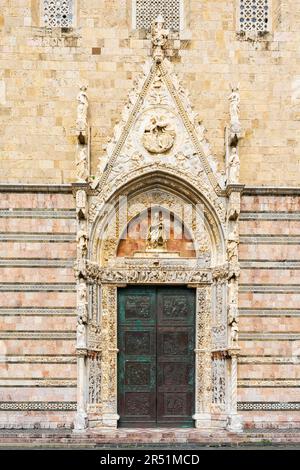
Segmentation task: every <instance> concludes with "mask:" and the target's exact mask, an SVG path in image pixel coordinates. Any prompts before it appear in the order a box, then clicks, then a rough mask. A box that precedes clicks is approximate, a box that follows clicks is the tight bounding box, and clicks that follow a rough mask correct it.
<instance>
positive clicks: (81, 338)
mask: <svg viewBox="0 0 300 470" xmlns="http://www.w3.org/2000/svg"><path fill="white" fill-rule="evenodd" d="M76 336H77V348H85V347H86V341H85V325H84V322H83V319H82V318H81V317H79V318H78V322H77V332H76Z"/></svg>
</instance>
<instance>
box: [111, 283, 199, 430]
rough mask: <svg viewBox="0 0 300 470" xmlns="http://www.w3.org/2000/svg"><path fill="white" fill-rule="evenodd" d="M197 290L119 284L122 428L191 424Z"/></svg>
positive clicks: (119, 368) (119, 381)
mask: <svg viewBox="0 0 300 470" xmlns="http://www.w3.org/2000/svg"><path fill="white" fill-rule="evenodd" d="M195 310H196V305H195V291H194V290H193V289H190V288H187V287H181V286H178V287H161V286H157V287H156V286H132V287H127V288H122V289H118V349H119V355H118V414H119V416H120V420H119V426H121V427H161V428H163V427H173V428H175V427H193V426H194V419H193V417H192V416H193V415H194V413H195Z"/></svg>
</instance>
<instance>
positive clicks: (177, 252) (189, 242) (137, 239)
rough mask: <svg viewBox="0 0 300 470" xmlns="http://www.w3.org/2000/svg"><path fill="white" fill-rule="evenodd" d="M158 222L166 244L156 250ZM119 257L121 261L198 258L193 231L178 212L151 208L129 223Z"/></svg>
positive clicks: (159, 207) (120, 243)
mask: <svg viewBox="0 0 300 470" xmlns="http://www.w3.org/2000/svg"><path fill="white" fill-rule="evenodd" d="M157 219H158V220H159V221H160V223H161V232H162V241H161V246H157V247H152V246H151V233H153V231H155V230H156V226H155V223H156V221H157ZM156 232H158V229H157V230H156ZM156 232H155V233H156ZM116 255H117V257H118V258H124V257H125V258H130V257H133V258H137V257H155V256H164V257H168V256H170V257H174V258H195V257H196V249H195V244H194V240H193V237H192V235H191V233H190V231H189V230H188V228H187V227H186V225H185V224H184V222H183V221H182V220H181V219H179V217H178V216H177V215H176V214H174V212H172V211H169V210H167V209H165V208H163V207H161V206H151V207H148V208H146V209H145V210H143V211H142V212H140V213H139V214H138V215H136V216H135V217H133V219H131V220H130V221H129V222H128V224H127V226H126V229H125V230H124V231H123V232H122V234H121V237H120V239H119V244H118V247H117V253H116Z"/></svg>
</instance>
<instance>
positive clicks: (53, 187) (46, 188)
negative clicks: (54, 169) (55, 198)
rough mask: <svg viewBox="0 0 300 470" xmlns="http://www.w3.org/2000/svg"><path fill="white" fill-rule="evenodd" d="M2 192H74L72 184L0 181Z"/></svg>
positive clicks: (0, 190)
mask: <svg viewBox="0 0 300 470" xmlns="http://www.w3.org/2000/svg"><path fill="white" fill-rule="evenodd" d="M0 192H1V193H72V185H71V184H24V183H22V184H21V183H20V184H18V183H12V184H10V183H0Z"/></svg>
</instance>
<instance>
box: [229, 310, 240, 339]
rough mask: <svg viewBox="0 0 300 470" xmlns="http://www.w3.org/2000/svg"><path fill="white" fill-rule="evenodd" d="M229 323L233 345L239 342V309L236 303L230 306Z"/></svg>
mask: <svg viewBox="0 0 300 470" xmlns="http://www.w3.org/2000/svg"><path fill="white" fill-rule="evenodd" d="M228 323H229V325H230V327H231V343H236V342H237V340H238V332H239V326H238V307H237V304H236V303H232V304H230V305H229V315H228Z"/></svg>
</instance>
